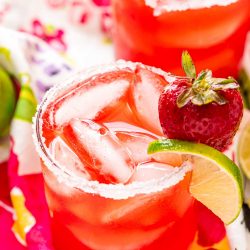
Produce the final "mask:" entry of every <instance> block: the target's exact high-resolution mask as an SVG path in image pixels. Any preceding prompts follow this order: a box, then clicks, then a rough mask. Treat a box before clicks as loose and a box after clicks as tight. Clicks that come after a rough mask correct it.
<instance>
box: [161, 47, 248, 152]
mask: <svg viewBox="0 0 250 250" xmlns="http://www.w3.org/2000/svg"><path fill="white" fill-rule="evenodd" d="M182 67H183V70H184V71H185V73H186V76H187V77H176V79H175V81H174V82H173V83H172V84H171V85H168V86H167V87H166V88H165V89H164V91H163V92H162V94H161V96H160V99H159V118H160V122H161V126H162V129H163V132H164V134H165V135H166V136H167V137H168V138H174V139H182V140H189V141H195V142H201V143H204V144H207V145H210V146H212V147H214V148H216V149H218V150H220V151H224V150H225V149H226V148H227V147H228V146H229V145H230V144H231V143H232V140H233V137H234V135H235V133H236V131H237V129H238V127H239V124H240V121H241V118H242V114H243V102H242V98H241V95H240V93H239V91H238V88H239V85H238V83H237V82H236V80H235V79H233V78H232V77H229V78H227V79H224V78H215V77H213V76H212V72H211V70H203V71H201V72H200V73H199V74H198V76H196V69H195V66H194V63H193V61H192V58H191V56H190V55H189V53H188V52H187V51H185V52H183V54H182Z"/></svg>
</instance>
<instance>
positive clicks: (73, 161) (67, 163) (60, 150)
mask: <svg viewBox="0 0 250 250" xmlns="http://www.w3.org/2000/svg"><path fill="white" fill-rule="evenodd" d="M49 151H50V153H51V155H52V157H53V159H54V160H55V162H56V163H57V164H58V165H59V166H60V167H61V168H62V169H64V170H65V171H66V172H68V173H70V174H74V175H77V176H79V177H84V178H85V179H87V180H90V179H91V178H90V175H89V173H88V172H87V171H86V169H85V166H84V165H83V164H82V162H81V161H80V159H79V158H78V156H77V155H76V154H75V153H74V152H73V151H72V150H71V149H70V147H69V146H68V145H67V144H66V143H65V142H64V141H63V140H62V139H61V138H60V137H59V136H57V137H56V138H55V139H54V140H53V141H52V142H51V143H50V146H49Z"/></svg>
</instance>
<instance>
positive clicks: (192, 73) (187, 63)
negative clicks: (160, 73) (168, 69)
mask: <svg viewBox="0 0 250 250" xmlns="http://www.w3.org/2000/svg"><path fill="white" fill-rule="evenodd" d="M182 68H183V70H184V72H185V73H186V75H187V76H188V77H191V78H196V69H195V66H194V63H193V60H192V58H191V56H190V54H189V53H188V52H187V51H183V52H182Z"/></svg>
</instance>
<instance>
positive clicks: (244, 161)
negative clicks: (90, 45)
mask: <svg viewBox="0 0 250 250" xmlns="http://www.w3.org/2000/svg"><path fill="white" fill-rule="evenodd" d="M249 141H250V121H248V123H247V124H246V126H245V127H244V128H243V130H242V132H241V134H240V137H239V144H238V157H239V163H240V167H241V169H242V170H243V172H244V174H245V175H246V177H247V178H248V179H250V147H249Z"/></svg>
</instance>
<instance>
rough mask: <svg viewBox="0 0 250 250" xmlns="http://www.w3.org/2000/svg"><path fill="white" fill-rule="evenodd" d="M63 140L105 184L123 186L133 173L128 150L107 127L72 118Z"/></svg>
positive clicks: (93, 174)
mask: <svg viewBox="0 0 250 250" xmlns="http://www.w3.org/2000/svg"><path fill="white" fill-rule="evenodd" d="M63 137H64V140H65V141H66V142H67V144H68V145H69V146H70V147H71V148H72V150H73V151H74V152H75V153H76V154H77V155H78V157H79V158H80V160H81V161H82V163H83V164H84V165H85V164H86V166H87V167H88V171H89V173H90V174H91V175H92V176H94V177H96V176H97V178H98V180H99V181H100V182H105V183H126V182H127V181H128V180H129V178H130V177H131V175H132V173H133V171H134V165H135V164H134V161H133V160H132V158H131V156H130V154H129V151H128V150H126V148H125V147H124V146H123V145H122V144H121V143H120V142H119V140H118V139H117V137H116V136H115V135H114V134H112V133H111V132H110V131H109V130H108V128H107V127H105V126H103V125H100V124H98V123H95V122H93V121H90V120H78V119H73V120H72V121H71V122H70V123H69V124H68V125H66V126H65V127H64V129H63Z"/></svg>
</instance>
